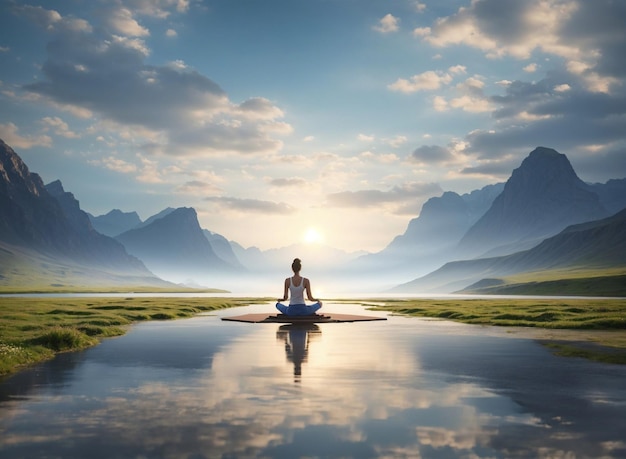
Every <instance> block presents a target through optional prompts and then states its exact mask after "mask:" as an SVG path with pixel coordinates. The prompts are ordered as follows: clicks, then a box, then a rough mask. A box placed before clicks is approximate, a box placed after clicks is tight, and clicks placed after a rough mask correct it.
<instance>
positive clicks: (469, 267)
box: [392, 147, 626, 293]
mask: <svg viewBox="0 0 626 459" xmlns="http://www.w3.org/2000/svg"><path fill="white" fill-rule="evenodd" d="M624 186H626V180H625V179H622V180H612V181H609V182H607V184H606V185H601V184H594V185H587V184H585V183H584V182H582V181H581V180H580V179H579V178H578V176H577V175H576V173H575V172H574V170H573V168H572V166H571V164H570V162H569V161H568V160H567V158H566V157H565V155H562V154H560V153H558V152H556V151H555V150H552V149H549V148H543V147H538V148H537V149H535V150H534V151H533V152H531V154H530V155H529V156H528V157H527V158H526V159H525V160H524V161H523V162H522V164H521V166H520V167H519V168H518V169H515V170H514V171H513V174H512V175H511V177H510V178H509V180H508V181H507V182H506V184H505V185H504V189H503V191H502V193H501V194H500V195H498V196H497V198H496V199H495V200H494V201H493V203H492V205H491V207H490V208H489V209H488V210H487V212H485V214H484V215H483V216H482V217H481V218H480V219H479V220H478V221H477V222H476V223H475V224H474V225H472V226H471V227H470V228H469V229H468V230H467V232H466V233H465V235H464V236H463V237H462V238H461V240H460V241H459V243H458V245H457V246H456V247H454V248H453V249H451V250H450V258H449V260H463V261H450V262H449V263H447V264H444V265H443V266H442V267H441V268H439V269H437V270H435V271H433V272H432V273H430V274H427V275H425V276H422V277H419V278H416V279H415V280H413V281H410V282H407V283H404V284H401V285H398V286H396V287H395V288H393V289H392V291H394V292H441V293H445V292H452V291H455V290H460V289H463V288H465V287H467V286H469V285H471V284H473V283H475V282H478V281H480V280H482V279H485V278H493V277H502V276H507V275H511V274H517V273H521V272H528V271H536V270H547V269H553V268H555V267H564V266H574V265H576V266H579V267H582V266H583V264H585V263H586V264H587V265H589V266H590V267H594V268H600V267H603V268H606V267H615V266H623V267H626V254H624V252H623V250H622V251H620V244H619V243H618V241H619V237H622V238H624V239H626V232H624V228H623V226H620V225H617V228H616V227H614V226H609V227H607V229H606V232H605V231H600V230H599V228H600V227H603V225H605V224H606V223H607V222H612V221H613V220H611V219H609V220H604V219H603V218H605V217H607V216H608V215H609V211H608V210H607V207H608V208H611V209H616V208H620V206H621V208H622V209H623V208H625V207H626V194H625V193H623V190H624V188H623V187H624ZM605 203H606V205H605ZM619 215H621V214H618V215H617V216H616V217H615V218H617V219H618V220H619ZM598 220H599V221H598ZM580 222H591V223H588V225H596V224H597V225H599V226H598V227H596V229H595V230H594V231H579V230H580V228H586V226H585V225H582V226H571V227H570V228H568V229H567V230H565V231H564V229H565V228H566V227H568V226H569V225H572V224H576V223H580ZM620 230H621V231H622V232H621V233H619V231H620ZM561 231H563V233H559V232H561ZM616 231H617V232H618V233H616ZM573 233H576V234H577V238H578V239H577V241H578V244H579V247H578V248H577V249H576V250H573V249H574V248H573V247H570V246H569V245H568V244H565V242H564V241H565V236H563V235H564V234H566V235H568V236H567V237H568V238H569V239H568V241H571V240H572V239H571V237H572V234H573ZM556 234H558V236H557V237H554V238H553V237H552V236H554V235H556ZM615 234H618V236H617V237H615ZM585 238H587V239H585ZM531 248H532V250H528V249H531ZM594 252H595V255H594V254H593V253H594ZM481 254H482V257H480V258H478V259H474V257H473V255H474V256H475V255H481ZM511 254H512V255H511ZM495 255H509V256H503V257H496V256H495ZM574 255H576V256H574ZM464 259H465V260H464ZM592 261H593V263H592ZM599 261H603V263H604V264H602V263H600V264H599V263H598V262H599Z"/></svg>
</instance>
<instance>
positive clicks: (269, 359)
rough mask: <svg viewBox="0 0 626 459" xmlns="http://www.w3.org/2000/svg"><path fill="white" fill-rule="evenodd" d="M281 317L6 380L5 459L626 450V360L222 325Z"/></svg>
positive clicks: (350, 308) (114, 348)
mask: <svg viewBox="0 0 626 459" xmlns="http://www.w3.org/2000/svg"><path fill="white" fill-rule="evenodd" d="M272 308H273V305H271V304H267V305H254V306H250V307H248V308H236V309H232V310H222V311H218V312H217V313H216V315H201V316H197V317H194V318H191V319H184V320H176V321H164V322H146V323H141V324H138V325H136V326H134V327H132V328H131V329H130V331H129V332H128V333H127V334H126V335H124V336H121V337H117V338H112V339H106V340H104V341H103V342H102V343H101V344H100V345H98V346H96V347H93V348H90V349H88V350H85V351H82V352H76V353H67V354H61V355H59V356H57V357H56V358H55V359H54V360H52V361H49V362H46V363H43V364H41V365H37V366H34V367H32V368H29V369H27V370H25V371H23V372H20V373H18V374H16V375H14V376H12V377H9V378H5V379H4V380H2V381H0V457H2V458H6V459H8V458H43V457H46V458H87V457H89V458H190V459H191V458H263V457H267V458H299V457H307V458H383V457H384V458H458V457H464V458H516V457H519V458H561V457H562V458H596V457H606V458H612V457H615V458H618V457H626V436H625V435H624V433H625V432H626V367H624V366H618V365H606V364H600V363H594V362H590V361H587V360H583V359H575V358H562V357H557V356H554V355H552V354H551V352H550V351H549V350H548V349H547V348H545V347H544V346H542V345H541V344H540V343H539V342H537V341H535V340H532V339H528V338H525V337H523V336H520V335H518V334H515V333H507V331H506V329H497V328H493V327H480V326H470V325H463V324H458V323H453V322H446V321H434V320H426V319H419V318H405V317H388V320H386V321H377V322H360V323H341V324H333V323H327V324H317V325H309V326H292V325H287V324H269V323H268V324H247V323H237V322H225V321H221V320H220V317H221V316H228V315H235V314H243V313H246V312H259V311H268V312H273V311H272ZM324 309H325V310H326V312H333V311H334V312H341V313H358V314H369V315H384V313H379V312H372V311H367V310H365V309H363V308H362V307H361V306H358V305H350V304H332V303H331V304H328V305H325V307H324Z"/></svg>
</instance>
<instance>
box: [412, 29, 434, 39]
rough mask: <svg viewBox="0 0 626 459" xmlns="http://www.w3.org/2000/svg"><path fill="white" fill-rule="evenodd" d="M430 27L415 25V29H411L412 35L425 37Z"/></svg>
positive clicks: (428, 33)
mask: <svg viewBox="0 0 626 459" xmlns="http://www.w3.org/2000/svg"><path fill="white" fill-rule="evenodd" d="M430 32H431V30H430V27H417V28H415V29H413V36H414V37H426V36H428V35H430Z"/></svg>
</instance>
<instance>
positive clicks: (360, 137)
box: [357, 134, 376, 142]
mask: <svg viewBox="0 0 626 459" xmlns="http://www.w3.org/2000/svg"><path fill="white" fill-rule="evenodd" d="M357 139H358V140H360V141H361V142H373V141H374V140H376V137H374V136H373V135H368V134H359V135H358V136H357Z"/></svg>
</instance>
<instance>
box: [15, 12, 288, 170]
mask: <svg viewBox="0 0 626 459" xmlns="http://www.w3.org/2000/svg"><path fill="white" fill-rule="evenodd" d="M163 5H164V3H161V6H163ZM169 6H170V7H174V5H173V4H171V3H170V4H169ZM120 11H121V13H120V14H118V16H115V18H117V19H120V18H122V19H128V18H129V17H131V16H129V14H128V13H127V12H124V10H123V9H120V10H118V12H120ZM35 12H36V13H37V15H39V16H40V17H43V18H44V19H46V20H47V21H48V22H51V21H52V22H53V23H54V24H59V23H63V22H64V21H65V19H64V18H63V17H61V16H60V15H59V14H58V13H56V14H53V12H49V11H46V10H43V9H35ZM109 17H110V16H109ZM117 26H118V27H117V29H124V30H125V32H126V33H127V34H129V35H131V34H134V35H138V34H139V35H142V34H143V35H145V33H144V32H142V30H141V29H138V28H136V27H135V25H134V24H133V23H131V22H128V21H127V22H122V23H121V24H117ZM104 32H105V31H103V30H100V29H99V30H98V33H104ZM52 36H53V39H54V40H55V46H54V47H49V48H48V53H49V54H48V58H47V60H46V62H45V63H44V65H43V78H41V79H39V80H37V81H36V82H34V83H32V84H28V85H25V86H24V89H25V90H26V91H27V92H26V94H27V95H28V97H31V98H39V100H40V101H48V102H49V103H50V104H51V105H55V106H58V107H65V109H66V110H72V112H73V113H82V115H83V116H98V117H99V119H100V124H101V125H103V126H108V129H109V131H110V132H111V135H115V136H118V137H119V136H121V135H123V134H124V133H127V134H129V135H130V136H132V137H135V141H136V142H141V141H142V138H143V141H144V142H145V144H146V147H145V148H146V151H148V150H149V151H151V152H153V153H155V154H156V153H158V154H166V155H177V156H186V155H191V156H193V155H195V156H197V155H214V154H228V153H241V154H258V155H267V154H274V153H276V152H277V151H279V150H280V149H282V147H283V143H282V141H280V140H277V139H275V138H274V136H276V135H285V134H290V133H291V132H293V128H292V126H291V125H290V124H289V123H287V122H285V121H284V120H282V118H283V117H284V113H283V111H282V110H281V109H280V108H279V107H277V106H276V105H275V104H273V103H272V102H270V101H269V100H267V99H265V98H262V97H253V98H250V99H248V100H246V101H243V102H242V103H235V102H233V101H231V100H229V98H228V96H227V95H226V94H225V93H224V91H223V90H222V89H221V88H220V87H219V85H217V84H216V83H215V82H213V81H212V80H210V79H209V78H207V77H205V76H204V75H202V74H200V73H198V72H197V71H196V70H194V69H193V68H191V67H190V66H188V65H187V64H185V63H184V62H183V61H174V62H170V63H168V64H166V65H164V66H158V65H153V64H148V63H146V62H145V58H146V57H147V56H148V55H149V52H150V50H149V49H148V47H147V46H146V43H145V42H144V40H143V39H142V38H140V37H137V36H126V35H117V34H112V35H110V36H104V37H102V36H101V35H98V34H96V33H93V34H90V35H84V34H83V35H81V36H76V35H72V34H66V33H64V34H57V33H55V32H54V30H53V31H52ZM50 69H54V71H49V70H50ZM104 122H107V123H106V124H105V123H104ZM142 170H143V171H145V172H144V173H143V174H142V179H143V180H145V181H148V182H155V181H158V180H160V178H159V176H158V174H157V171H153V170H151V169H150V168H149V167H147V166H144V167H143V168H142Z"/></svg>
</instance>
